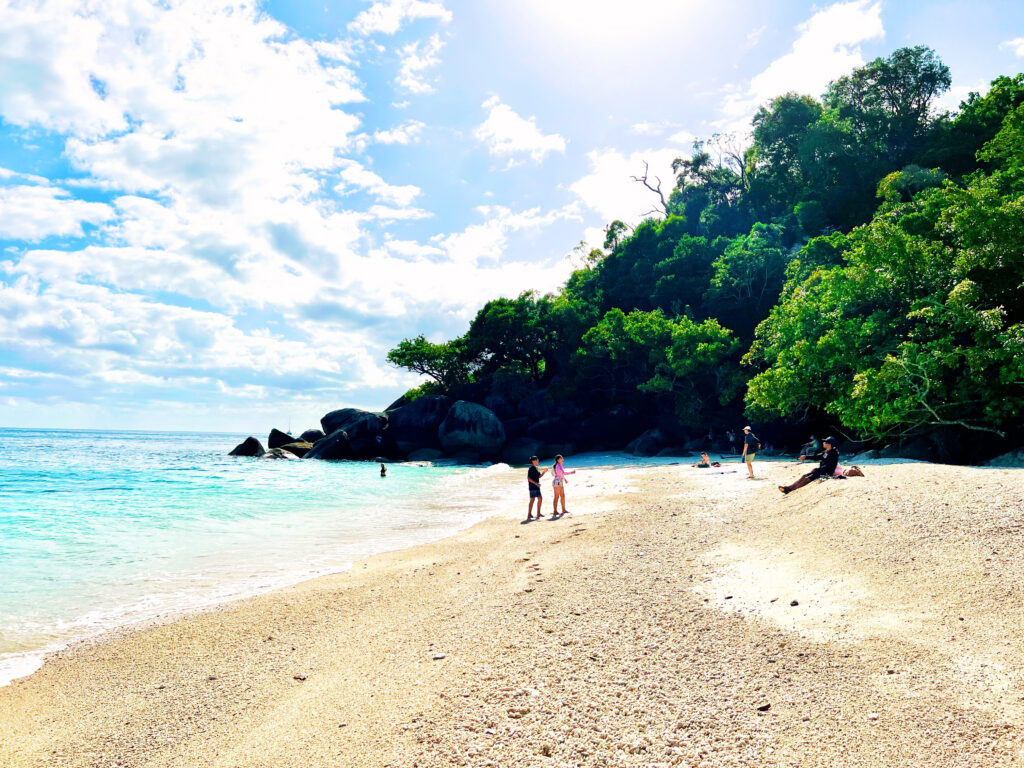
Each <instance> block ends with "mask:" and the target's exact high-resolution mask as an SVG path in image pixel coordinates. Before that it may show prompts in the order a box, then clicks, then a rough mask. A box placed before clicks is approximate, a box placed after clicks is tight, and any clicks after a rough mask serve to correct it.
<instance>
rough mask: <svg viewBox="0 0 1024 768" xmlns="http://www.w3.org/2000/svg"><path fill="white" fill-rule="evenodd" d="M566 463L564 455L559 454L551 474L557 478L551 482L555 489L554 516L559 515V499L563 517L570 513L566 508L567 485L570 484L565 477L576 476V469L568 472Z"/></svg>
mask: <svg viewBox="0 0 1024 768" xmlns="http://www.w3.org/2000/svg"><path fill="white" fill-rule="evenodd" d="M564 461H565V459H564V458H562V454H558V455H557V456H555V463H554V466H552V467H551V474H553V475H554V476H555V478H554V480H552V481H551V484H552V485H553V486H554V489H555V501H554V505H555V506H554V510H555V511H554V513H553V515H557V514H558V500H559V499H561V500H562V514H563V515H564V514H567V513H568V511H569V510H567V509H566V508H565V484H566V483H567V482H569V481H568V480H567V479H566V477H565V476H566V475H575V474H576V470H575V469H570V470H569V471H566V469H565V466H564V465H563V462H564Z"/></svg>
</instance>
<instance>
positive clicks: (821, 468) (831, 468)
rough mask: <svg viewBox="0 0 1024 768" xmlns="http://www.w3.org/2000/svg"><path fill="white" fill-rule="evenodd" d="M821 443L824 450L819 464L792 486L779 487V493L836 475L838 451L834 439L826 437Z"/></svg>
mask: <svg viewBox="0 0 1024 768" xmlns="http://www.w3.org/2000/svg"><path fill="white" fill-rule="evenodd" d="M822 442H823V443H824V444H825V450H824V452H823V453H822V454H821V463H820V464H818V466H817V467H815V468H814V469H812V470H811V471H810V472H808V473H807V474H806V475H803V476H802V477H801V478H800V479H798V480H797V481H796V482H795V483H793V484H792V485H780V486H779V490H780V491H782V492H783V493H789V492H790V491H795V490H796V489H797V488H803V487H804V486H805V485H807V484H808V483H809V482H811V481H812V480H817V479H818V478H819V477H832V476H833V475H834V474H835V473H836V466H838V464H839V451H838V450H836V439H835V438H834V437H826V438H825V439H824V440H823V441H822Z"/></svg>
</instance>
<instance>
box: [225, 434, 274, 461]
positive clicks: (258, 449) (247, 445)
mask: <svg viewBox="0 0 1024 768" xmlns="http://www.w3.org/2000/svg"><path fill="white" fill-rule="evenodd" d="M264 453H266V450H264V448H263V443H261V442H260V441H259V440H257V439H256V438H255V437H247V438H245V440H243V441H242V442H240V443H239V444H238V445H236V446H235V447H234V448H233V449H232V450H231V452H230V453H229V454H228V456H253V457H256V458H259V457H260V456H262V455H263V454H264Z"/></svg>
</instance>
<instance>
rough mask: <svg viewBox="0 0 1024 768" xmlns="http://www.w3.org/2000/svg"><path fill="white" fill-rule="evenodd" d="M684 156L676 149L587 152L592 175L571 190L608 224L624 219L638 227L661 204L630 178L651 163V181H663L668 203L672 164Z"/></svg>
mask: <svg viewBox="0 0 1024 768" xmlns="http://www.w3.org/2000/svg"><path fill="white" fill-rule="evenodd" d="M684 154H685V152H682V151H681V150H677V149H652V150H647V151H643V152H633V153H631V154H629V155H625V154H623V153H622V152H619V151H618V150H615V149H602V150H595V151H593V152H588V153H587V159H588V160H589V161H590V172H589V173H588V174H587V175H586V176H584V177H583V178H581V179H579V180H578V181H576V182H574V183H573V184H572V185H570V187H569V189H570V190H571V191H572V192H573V193H574V194H576V196H577V197H578V198H579V199H580V201H581V202H582V203H583V204H584V205H586V206H587V207H588V208H591V209H593V210H595V211H597V212H598V213H599V214H600V215H601V218H602V219H603V220H604V221H605V222H610V221H614V220H615V219H621V220H622V221H624V222H626V223H627V224H636V223H637V222H639V221H640V220H641V219H643V218H645V217H646V216H647V215H648V214H649V212H650V211H651V209H652V208H654V207H656V206H658V205H659V204H660V203H659V201H658V198H657V196H656V195H655V194H654V193H652V192H651V191H650V190H648V189H645V188H644V187H643V186H642V185H641V184H639V183H637V182H635V181H633V180H632V179H631V178H630V177H632V176H641V175H642V174H643V172H644V162H646V163H648V165H649V171H648V180H649V182H650V183H651V184H652V185H656V184H657V181H656V180H655V177H658V178H660V179H661V189H662V192H663V193H664V195H665V199H666V200H667V199H668V197H669V195H670V194H671V192H672V189H673V187H674V186H675V174H674V173H673V172H672V161H673V160H675V159H676V158H677V157H680V156H683V155H684ZM591 237H593V233H590V234H588V238H591ZM601 240H602V241H603V236H602V238H601ZM588 242H589V240H588ZM592 244H593V245H599V244H600V243H599V242H597V243H592Z"/></svg>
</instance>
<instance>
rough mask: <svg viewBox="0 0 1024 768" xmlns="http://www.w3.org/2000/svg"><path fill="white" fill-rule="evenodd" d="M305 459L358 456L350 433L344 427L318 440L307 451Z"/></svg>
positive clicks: (352, 457) (338, 458)
mask: <svg viewBox="0 0 1024 768" xmlns="http://www.w3.org/2000/svg"><path fill="white" fill-rule="evenodd" d="M302 458H304V459H328V460H342V459H354V458H356V455H355V452H354V451H353V450H352V445H351V443H349V439H348V433H347V432H345V430H343V429H339V430H337V431H336V432H332V433H331V434H329V435H328V436H327V437H325V438H323V439H321V440H317V441H316V442H315V443H314V444H313V447H312V448H311V449H310V450H309V451H308V452H307V453H306V455H305V456H303V457H302Z"/></svg>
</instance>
